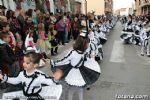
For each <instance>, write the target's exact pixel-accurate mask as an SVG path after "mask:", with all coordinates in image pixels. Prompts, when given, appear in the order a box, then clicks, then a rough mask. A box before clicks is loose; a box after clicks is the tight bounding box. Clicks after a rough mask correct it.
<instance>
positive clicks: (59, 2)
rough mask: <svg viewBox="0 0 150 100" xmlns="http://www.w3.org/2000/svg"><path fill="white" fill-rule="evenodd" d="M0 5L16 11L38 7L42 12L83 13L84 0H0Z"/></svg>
mask: <svg viewBox="0 0 150 100" xmlns="http://www.w3.org/2000/svg"><path fill="white" fill-rule="evenodd" d="M0 5H4V6H5V7H6V8H7V10H8V9H11V10H13V11H16V12H17V11H20V10H21V9H24V10H25V11H27V10H28V9H33V10H35V9H39V10H41V11H42V12H53V13H64V12H72V13H74V14H78V13H82V14H85V1H84V0H0Z"/></svg>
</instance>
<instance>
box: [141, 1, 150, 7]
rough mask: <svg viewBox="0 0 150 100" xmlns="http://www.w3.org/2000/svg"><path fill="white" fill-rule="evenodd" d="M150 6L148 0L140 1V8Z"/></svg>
mask: <svg viewBox="0 0 150 100" xmlns="http://www.w3.org/2000/svg"><path fill="white" fill-rule="evenodd" d="M144 6H150V0H142V1H141V5H140V7H144Z"/></svg>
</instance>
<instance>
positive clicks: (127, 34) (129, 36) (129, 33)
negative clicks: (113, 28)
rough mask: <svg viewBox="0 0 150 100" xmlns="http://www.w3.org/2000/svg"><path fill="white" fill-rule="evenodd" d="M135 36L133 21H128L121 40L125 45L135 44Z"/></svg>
mask: <svg viewBox="0 0 150 100" xmlns="http://www.w3.org/2000/svg"><path fill="white" fill-rule="evenodd" d="M133 35H134V30H133V24H132V21H128V22H127V23H126V24H125V26H124V29H123V31H122V34H121V36H120V38H121V40H122V41H123V42H124V43H125V44H129V43H132V42H133Z"/></svg>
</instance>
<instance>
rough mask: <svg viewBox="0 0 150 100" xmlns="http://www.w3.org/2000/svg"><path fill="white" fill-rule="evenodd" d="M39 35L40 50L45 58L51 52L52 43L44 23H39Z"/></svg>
mask: <svg viewBox="0 0 150 100" xmlns="http://www.w3.org/2000/svg"><path fill="white" fill-rule="evenodd" d="M38 36H39V40H38V41H37V44H38V45H39V48H40V51H41V52H42V53H44V55H45V58H47V54H49V50H50V49H51V44H50V43H49V41H48V38H47V37H46V36H45V31H44V24H43V23H40V24H38Z"/></svg>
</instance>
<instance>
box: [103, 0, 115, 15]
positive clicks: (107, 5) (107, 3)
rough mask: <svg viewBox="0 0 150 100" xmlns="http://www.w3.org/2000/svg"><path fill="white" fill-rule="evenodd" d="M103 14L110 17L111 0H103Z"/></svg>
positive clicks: (111, 12) (111, 9) (111, 11)
mask: <svg viewBox="0 0 150 100" xmlns="http://www.w3.org/2000/svg"><path fill="white" fill-rule="evenodd" d="M104 4H105V9H104V12H105V15H106V16H107V17H110V16H111V15H112V14H113V0H105V3H104Z"/></svg>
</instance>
